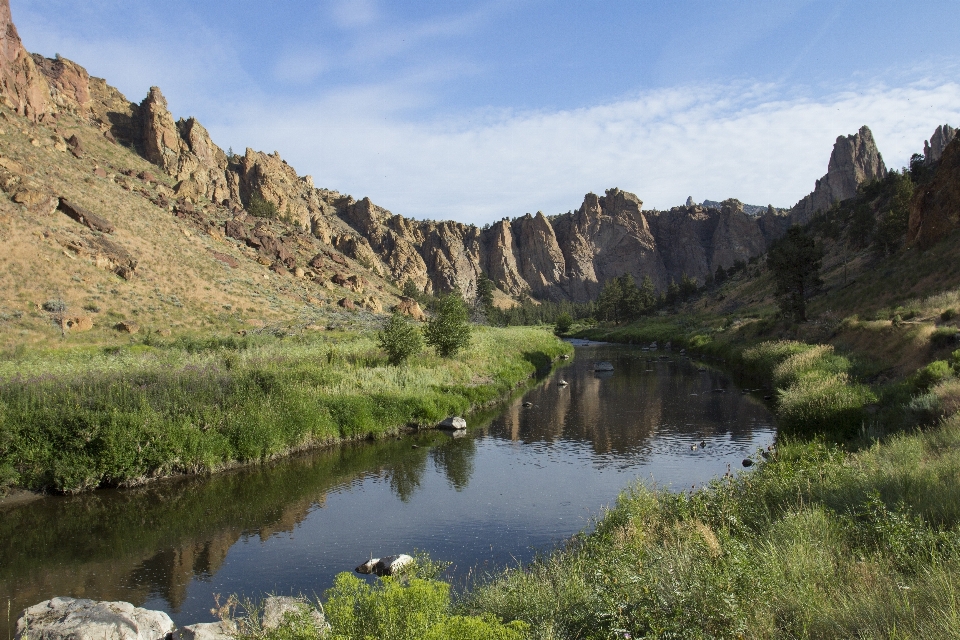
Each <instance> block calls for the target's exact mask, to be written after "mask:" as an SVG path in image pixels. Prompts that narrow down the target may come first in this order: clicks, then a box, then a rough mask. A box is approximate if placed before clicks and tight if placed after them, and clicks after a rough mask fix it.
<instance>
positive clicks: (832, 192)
mask: <svg viewBox="0 0 960 640" xmlns="http://www.w3.org/2000/svg"><path fill="white" fill-rule="evenodd" d="M886 175H887V167H886V166H885V165H884V164H883V156H881V155H880V152H879V151H878V150H877V143H876V142H875V141H874V139H873V132H872V131H870V128H869V127H867V126H863V127H860V131H858V132H857V133H855V134H853V135H850V136H840V137H838V138H837V142H836V144H834V145H833V153H831V154H830V163H829V164H828V165H827V174H826V175H825V176H823V177H822V178H820V179H819V180H817V184H816V187H815V188H814V190H813V192H812V193H811V194H810V195H808V196H806V197H805V198H804V199H803V200H801V201H800V202H798V203H797V205H796V206H795V207H794V208H793V210H792V211H791V212H790V218H791V221H792V222H794V223H796V224H803V223H805V222H807V221H809V220H810V218H812V217H813V215H814V214H815V213H816V212H817V211H826V210H827V209H829V208H830V207H831V206H833V203H835V202H840V201H842V200H847V199H849V198H852V197H853V196H855V195H857V187H859V186H860V185H861V184H865V183H868V182H873V181H874V180H879V179H881V178H884V177H885V176H886Z"/></svg>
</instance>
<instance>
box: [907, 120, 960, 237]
mask: <svg viewBox="0 0 960 640" xmlns="http://www.w3.org/2000/svg"><path fill="white" fill-rule="evenodd" d="M938 131H939V129H938ZM939 160H940V164H939V166H938V167H937V170H936V172H935V173H934V175H933V179H932V180H931V181H930V182H929V183H927V184H926V185H924V186H923V188H922V189H920V190H918V191H917V193H916V194H914V198H913V202H912V203H911V205H910V220H909V223H908V228H907V243H908V244H911V245H913V244H915V245H917V246H919V247H920V248H922V249H923V248H926V247H929V246H931V245H933V244H934V243H936V242H938V241H939V240H942V239H943V238H945V237H947V236H948V235H949V234H950V233H952V232H953V231H955V230H956V229H957V227H958V226H960V137H956V136H954V138H953V142H951V143H950V144H948V145H947V147H946V148H945V149H944V150H943V152H942V155H941V157H940V158H939Z"/></svg>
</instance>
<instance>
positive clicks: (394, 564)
mask: <svg viewBox="0 0 960 640" xmlns="http://www.w3.org/2000/svg"><path fill="white" fill-rule="evenodd" d="M411 564H413V558H411V557H410V556H408V555H407V554H405V553H401V554H400V555H397V556H387V557H386V558H371V559H370V560H367V561H366V562H364V563H363V564H362V565H360V566H359V567H357V568H356V569H354V571H356V572H357V573H365V574H371V573H372V574H373V575H375V576H392V575H394V574H396V573H398V572H399V571H400V570H401V569H403V568H404V567H406V566H408V565H411Z"/></svg>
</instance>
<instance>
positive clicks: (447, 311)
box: [424, 293, 470, 358]
mask: <svg viewBox="0 0 960 640" xmlns="http://www.w3.org/2000/svg"><path fill="white" fill-rule="evenodd" d="M468 317H469V316H468V314H467V305H466V304H464V302H463V298H461V297H460V295H459V294H458V293H451V294H449V295H445V296H442V297H441V298H439V299H438V300H437V304H436V307H435V308H434V312H433V317H432V318H430V320H429V321H428V322H427V328H426V329H425V330H424V335H425V336H426V338H427V344H429V345H430V346H431V347H433V348H434V349H436V350H437V355H439V356H440V357H441V358H449V357H451V356H454V355H456V354H457V353H458V352H459V351H461V350H463V349H465V348H467V347H468V346H469V345H470V323H469V322H468V321H467V319H468Z"/></svg>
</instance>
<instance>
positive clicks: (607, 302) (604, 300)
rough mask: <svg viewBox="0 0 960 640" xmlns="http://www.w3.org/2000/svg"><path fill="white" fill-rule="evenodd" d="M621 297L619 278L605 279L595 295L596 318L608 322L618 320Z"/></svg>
mask: <svg viewBox="0 0 960 640" xmlns="http://www.w3.org/2000/svg"><path fill="white" fill-rule="evenodd" d="M622 297H623V292H622V291H621V289H620V279H619V278H611V279H610V280H607V282H606V284H604V285H603V289H601V290H600V295H599V296H598V297H597V318H599V319H600V320H606V321H608V322H619V320H620V315H619V314H620V299H621V298H622Z"/></svg>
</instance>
